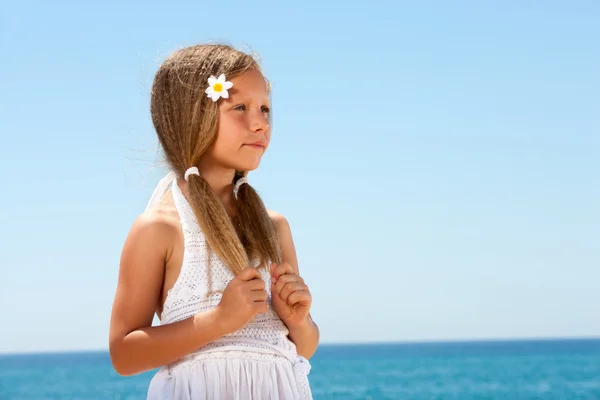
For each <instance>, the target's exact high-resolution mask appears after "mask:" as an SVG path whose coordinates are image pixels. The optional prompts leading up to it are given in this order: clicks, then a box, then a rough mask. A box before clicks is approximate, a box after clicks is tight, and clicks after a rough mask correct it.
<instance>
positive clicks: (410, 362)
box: [0, 340, 600, 400]
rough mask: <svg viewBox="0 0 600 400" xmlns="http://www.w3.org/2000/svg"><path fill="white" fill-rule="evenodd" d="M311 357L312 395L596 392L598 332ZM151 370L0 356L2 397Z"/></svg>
mask: <svg viewBox="0 0 600 400" xmlns="http://www.w3.org/2000/svg"><path fill="white" fill-rule="evenodd" d="M311 364H312V371H311V373H310V375H309V378H310V382H311V386H312V389H313V394H314V398H315V400H318V399H348V400H352V399H371V400H376V399H416V400H421V399H428V400H429V399H460V400H472V399H511V400H521V399H553V400H554V399H556V400H559V399H560V400H571V399H586V400H587V399H589V400H591V399H598V400H600V340H558V341H511V342H470V343H421V344H378V345H322V346H321V347H320V348H319V350H318V351H317V354H315V356H314V357H313V358H312V359H311ZM151 376H152V372H149V373H146V374H141V375H138V376H134V377H121V376H118V375H117V374H116V373H115V372H114V371H113V369H112V367H111V365H110V361H109V358H108V354H107V353H105V352H97V353H63V354H38V355H10V356H0V399H3V400H4V399H36V400H43V399H144V395H145V392H146V388H147V385H148V382H149V380H150V378H151Z"/></svg>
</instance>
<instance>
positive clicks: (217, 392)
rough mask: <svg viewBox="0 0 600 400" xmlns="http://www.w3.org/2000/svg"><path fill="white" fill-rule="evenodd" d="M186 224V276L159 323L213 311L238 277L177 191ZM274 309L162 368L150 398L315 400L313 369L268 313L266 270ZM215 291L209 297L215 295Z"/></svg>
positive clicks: (183, 271) (169, 297) (278, 321)
mask: <svg viewBox="0 0 600 400" xmlns="http://www.w3.org/2000/svg"><path fill="white" fill-rule="evenodd" d="M171 188H172V193H173V200H174V203H175V206H176V207H177V211H178V212H179V216H180V219H181V226H182V229H183V235H184V246H185V247H184V255H183V264H182V266H181V272H180V274H179V277H178V278H177V281H176V282H175V285H174V286H173V288H172V289H171V290H169V292H168V294H167V298H166V300H165V304H164V308H163V312H162V315H161V318H160V323H161V325H165V324H170V323H173V322H176V321H180V320H182V319H186V318H189V317H191V316H193V315H195V314H196V313H198V312H199V311H203V310H209V309H211V308H213V307H215V306H216V305H217V304H218V303H219V301H220V299H221V293H220V292H217V293H212V292H214V291H222V290H223V289H225V287H226V286H227V283H229V281H230V280H231V279H233V277H234V275H233V273H232V272H231V271H230V270H229V269H228V268H227V267H226V266H225V265H224V264H223V262H222V261H221V260H220V259H219V258H218V257H217V256H216V255H215V254H214V253H213V252H209V251H208V247H207V243H206V239H205V237H204V235H203V233H202V231H201V229H200V226H199V225H198V222H197V220H196V217H195V215H194V213H193V211H192V209H191V207H190V205H189V203H188V202H187V200H186V198H185V197H184V195H183V193H182V192H181V190H180V189H179V186H178V185H177V182H176V181H175V182H174V183H173V184H172V185H171ZM261 275H262V279H263V280H264V281H265V284H266V289H267V293H268V295H269V308H268V311H267V312H266V313H262V314H258V315H257V316H256V317H255V318H254V319H253V320H251V321H250V322H249V323H248V324H247V325H246V326H244V327H243V328H242V329H240V330H238V331H237V332H234V333H231V334H228V335H225V336H223V337H221V338H220V339H218V340H216V341H214V342H211V343H209V344H208V345H206V346H204V347H202V348H200V349H198V350H197V351H196V352H194V353H192V354H190V355H188V356H186V357H184V358H182V359H180V360H178V361H176V362H174V363H172V364H170V365H166V366H163V367H162V368H160V369H159V370H158V371H157V373H156V374H155V375H154V377H153V378H152V380H151V382H150V386H149V388H148V396H147V398H148V399H149V400H175V399H176V400H187V399H189V400H192V399H193V400H203V399H221V400H237V399H239V400H251V399H256V400H269V399H282V400H296V399H298V400H304V399H312V394H311V390H310V386H309V383H308V376H307V375H308V373H309V371H310V364H309V362H308V360H306V359H305V358H304V357H302V356H299V355H298V354H297V352H296V346H295V345H294V343H293V342H291V341H290V340H289V339H288V337H287V335H288V329H287V327H286V326H285V324H284V323H283V322H282V321H281V319H280V318H279V316H278V315H277V314H276V313H275V311H274V310H273V308H272V307H271V304H270V300H271V290H270V288H271V277H270V274H269V271H268V270H266V269H261ZM211 293H212V294H211Z"/></svg>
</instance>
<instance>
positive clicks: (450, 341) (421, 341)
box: [0, 335, 600, 357]
mask: <svg viewBox="0 0 600 400" xmlns="http://www.w3.org/2000/svg"><path fill="white" fill-rule="evenodd" d="M598 340H600V335H598V336H548V337H544V336H532V337H510V338H471V339H404V340H395V341H389V340H367V341H341V342H327V341H324V342H321V343H319V347H321V346H327V347H329V346H377V345H432V344H474V343H516V342H566V341H598ZM108 351H109V350H108V347H105V348H88V349H64V350H31V351H27V350H25V351H14V352H11V351H9V352H3V351H0V357H2V356H32V355H53V354H54V355H58V354H78V353H79V354H82V353H107V352H108Z"/></svg>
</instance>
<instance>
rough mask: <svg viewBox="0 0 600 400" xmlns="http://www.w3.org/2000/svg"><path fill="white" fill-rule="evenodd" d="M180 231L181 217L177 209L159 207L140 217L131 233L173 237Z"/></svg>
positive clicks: (164, 206) (165, 206) (167, 206)
mask: <svg viewBox="0 0 600 400" xmlns="http://www.w3.org/2000/svg"><path fill="white" fill-rule="evenodd" d="M179 229H180V222H179V216H178V214H177V210H176V209H175V207H173V206H169V205H159V206H158V207H156V208H152V209H150V210H148V211H146V212H145V213H143V214H141V215H139V216H138V217H137V218H136V219H135V221H134V222H133V226H132V227H131V233H134V232H135V233H138V234H143V235H150V236H157V237H161V236H165V237H172V236H173V234H174V233H176V232H177V231H178V230H179Z"/></svg>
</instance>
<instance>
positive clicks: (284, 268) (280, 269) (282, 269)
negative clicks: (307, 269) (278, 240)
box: [272, 263, 294, 282]
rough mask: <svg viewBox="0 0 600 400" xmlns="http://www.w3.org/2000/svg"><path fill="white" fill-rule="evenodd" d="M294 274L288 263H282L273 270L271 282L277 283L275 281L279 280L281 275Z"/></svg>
mask: <svg viewBox="0 0 600 400" xmlns="http://www.w3.org/2000/svg"><path fill="white" fill-rule="evenodd" d="M293 273H294V269H293V268H292V266H291V265H290V264H288V263H283V264H280V265H278V266H277V268H275V270H274V271H273V274H272V280H273V282H277V280H279V278H280V277H281V276H282V275H285V274H293Z"/></svg>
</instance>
